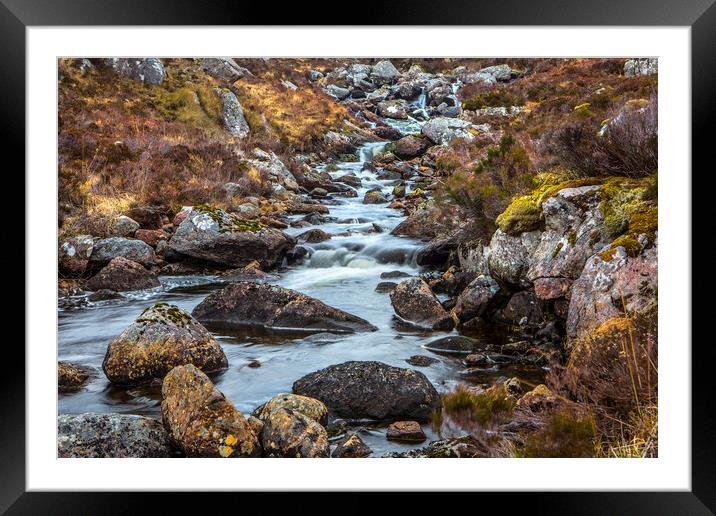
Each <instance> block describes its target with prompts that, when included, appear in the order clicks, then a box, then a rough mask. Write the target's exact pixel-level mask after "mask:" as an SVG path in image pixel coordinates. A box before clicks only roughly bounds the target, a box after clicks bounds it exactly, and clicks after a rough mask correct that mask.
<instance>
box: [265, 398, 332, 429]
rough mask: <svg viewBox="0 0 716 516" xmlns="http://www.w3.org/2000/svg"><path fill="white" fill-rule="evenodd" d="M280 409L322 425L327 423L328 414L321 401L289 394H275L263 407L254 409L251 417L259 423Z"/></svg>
mask: <svg viewBox="0 0 716 516" xmlns="http://www.w3.org/2000/svg"><path fill="white" fill-rule="evenodd" d="M281 408H283V409H290V410H292V411H293V412H298V413H299V414H303V415H304V416H306V417H308V418H310V419H313V420H314V421H316V422H317V423H320V424H322V425H324V424H326V422H327V419H326V416H327V414H328V408H327V407H326V405H325V404H324V403H323V402H322V401H319V400H316V399H313V398H309V397H308V396H301V395H300V394H290V393H281V394H277V395H276V396H274V397H273V398H271V399H270V400H269V401H267V402H266V403H264V404H263V405H260V406H258V407H256V409H255V410H254V412H253V414H252V416H254V417H255V418H256V419H259V420H260V421H266V419H268V416H269V415H270V414H271V413H272V412H273V411H274V410H278V409H281Z"/></svg>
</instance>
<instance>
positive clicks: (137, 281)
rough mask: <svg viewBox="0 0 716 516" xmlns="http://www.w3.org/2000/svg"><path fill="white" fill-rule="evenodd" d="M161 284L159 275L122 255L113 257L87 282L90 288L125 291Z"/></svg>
mask: <svg viewBox="0 0 716 516" xmlns="http://www.w3.org/2000/svg"><path fill="white" fill-rule="evenodd" d="M159 285H160V283H159V279H157V275H156V274H154V273H153V272H151V271H149V270H147V269H145V268H144V267H142V266H141V265H140V264H138V263H137V262H133V261H132V260H127V259H126V258H123V257H121V256H117V257H115V258H112V261H110V262H109V263H108V264H107V265H106V266H105V267H104V268H103V269H102V270H101V271H99V272H98V273H97V274H95V275H94V276H93V277H92V278H90V279H89V281H88V282H87V284H86V287H87V289H88V290H113V291H115V292H125V291H129V290H142V289H147V288H154V287H158V286H159Z"/></svg>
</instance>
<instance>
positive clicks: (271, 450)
mask: <svg viewBox="0 0 716 516" xmlns="http://www.w3.org/2000/svg"><path fill="white" fill-rule="evenodd" d="M261 443H262V445H263V450H264V456H265V457H328V454H329V450H330V448H329V445H328V434H327V433H326V429H325V428H323V427H322V426H321V425H320V424H318V423H316V421H314V420H313V419H311V418H309V417H307V416H305V415H304V414H302V413H300V412H298V411H295V410H292V409H289V408H278V409H276V410H274V411H272V412H271V413H270V414H269V415H268V416H267V417H266V418H265V419H264V425H263V428H262V429H261Z"/></svg>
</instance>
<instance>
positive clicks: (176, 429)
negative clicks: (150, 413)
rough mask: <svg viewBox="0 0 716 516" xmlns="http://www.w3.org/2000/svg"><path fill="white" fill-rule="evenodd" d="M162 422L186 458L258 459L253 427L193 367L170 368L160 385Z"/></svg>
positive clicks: (205, 377)
mask: <svg viewBox="0 0 716 516" xmlns="http://www.w3.org/2000/svg"><path fill="white" fill-rule="evenodd" d="M162 421H163V422H164V427H165V428H166V429H167V431H168V432H169V435H170V438H171V440H172V441H173V442H174V443H175V444H176V445H177V446H178V447H179V448H181V449H182V450H183V451H184V453H185V454H186V455H187V456H188V457H224V458H227V457H257V456H259V455H260V454H261V446H260V444H259V441H258V438H257V436H256V434H255V433H254V430H253V428H252V426H251V425H250V424H249V422H248V421H247V420H246V418H245V417H244V415H243V414H242V413H241V412H240V411H239V410H237V409H236V408H234V406H233V404H232V403H231V401H229V400H228V399H226V397H224V395H223V394H222V393H221V392H219V390H218V389H217V388H216V387H215V386H214V384H213V383H211V380H209V378H208V377H207V376H206V375H205V374H204V373H202V372H201V371H200V370H199V369H198V368H197V367H195V366H193V365H191V364H190V365H186V366H179V367H175V368H174V369H172V370H171V371H170V372H169V374H167V375H166V377H165V378H164V383H163V385H162Z"/></svg>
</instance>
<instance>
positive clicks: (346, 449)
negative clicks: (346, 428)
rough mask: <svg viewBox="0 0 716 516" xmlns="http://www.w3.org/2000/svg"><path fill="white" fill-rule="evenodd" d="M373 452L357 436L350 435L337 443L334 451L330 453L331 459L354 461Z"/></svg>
mask: <svg viewBox="0 0 716 516" xmlns="http://www.w3.org/2000/svg"><path fill="white" fill-rule="evenodd" d="M372 453H373V450H371V449H370V447H369V446H368V445H367V444H365V443H364V442H363V439H361V438H360V436H359V435H358V434H351V435H349V436H348V437H346V438H345V439H344V440H342V441H341V442H339V443H338V446H336V449H335V450H333V453H331V457H334V458H338V459H348V458H350V459H354V458H362V457H369V456H370V455H371V454H372Z"/></svg>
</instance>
